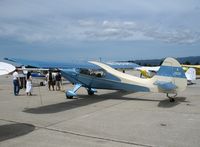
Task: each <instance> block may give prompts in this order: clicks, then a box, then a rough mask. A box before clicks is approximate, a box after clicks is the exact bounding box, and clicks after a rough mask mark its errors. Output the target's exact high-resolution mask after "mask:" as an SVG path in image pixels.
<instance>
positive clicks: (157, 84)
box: [40, 57, 187, 102]
mask: <svg viewBox="0 0 200 147" xmlns="http://www.w3.org/2000/svg"><path fill="white" fill-rule="evenodd" d="M89 63H90V64H91V63H92V64H93V66H87V67H84V66H78V65H77V66H73V67H72V68H69V67H68V68H59V70H60V71H61V74H62V76H63V77H64V78H65V79H67V80H68V81H70V82H71V83H73V84H74V88H73V89H71V90H67V91H66V97H67V98H73V97H74V96H76V92H77V90H78V89H79V88H80V87H85V88H86V89H87V92H88V95H93V94H94V93H95V92H97V90H96V89H110V90H123V91H131V92H158V93H165V94H166V95H167V97H168V98H169V99H170V102H174V101H175V99H174V98H175V97H176V96H177V94H178V92H181V91H183V90H185V88H186V86H187V79H186V76H185V73H184V71H183V69H182V67H181V65H180V64H179V62H178V61H177V60H175V59H174V58H170V57H169V58H166V59H165V60H164V62H163V64H162V65H161V66H160V68H159V70H158V72H157V73H156V75H155V76H154V77H152V78H150V79H142V78H140V77H136V76H133V75H129V74H126V73H123V72H120V71H118V70H116V69H115V68H113V67H111V66H109V65H108V64H105V63H103V62H98V61H89ZM40 68H41V67H40ZM49 68H50V67H49Z"/></svg>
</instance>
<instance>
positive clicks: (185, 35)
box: [0, 20, 200, 43]
mask: <svg viewBox="0 0 200 147" xmlns="http://www.w3.org/2000/svg"><path fill="white" fill-rule="evenodd" d="M0 37H7V38H9V37H11V38H15V39H16V40H19V41H25V42H51V41H67V40H80V41H106V40H111V41H121V40H124V41H135V40H160V41H163V42H169V43H195V42H199V41H200V32H197V31H196V32H193V31H192V30H189V29H179V30H178V29H168V28H167V29H166V28H161V27H160V28H157V27H153V26H150V25H148V24H145V25H144V24H141V23H137V22H134V21H122V20H117V21H109V20H104V21H95V20H78V21H63V20H62V21H61V20H60V21H59V20H56V21H49V22H45V23H38V24H34V23H33V24H32V23H29V22H17V21H15V22H12V23H9V22H7V23H6V22H4V23H2V22H1V23H0Z"/></svg>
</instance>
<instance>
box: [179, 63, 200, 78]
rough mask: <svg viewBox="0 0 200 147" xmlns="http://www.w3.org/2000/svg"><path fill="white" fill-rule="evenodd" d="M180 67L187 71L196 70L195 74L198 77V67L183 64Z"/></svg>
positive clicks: (199, 73) (199, 67)
mask: <svg viewBox="0 0 200 147" xmlns="http://www.w3.org/2000/svg"><path fill="white" fill-rule="evenodd" d="M181 66H182V67H183V69H185V70H187V69H188V68H194V69H195V70H196V74H197V75H200V65H185V64H182V65H181Z"/></svg>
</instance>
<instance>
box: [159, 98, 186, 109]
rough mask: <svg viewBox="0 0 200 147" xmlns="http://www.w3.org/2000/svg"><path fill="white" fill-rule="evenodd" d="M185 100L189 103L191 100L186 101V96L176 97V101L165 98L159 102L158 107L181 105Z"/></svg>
mask: <svg viewBox="0 0 200 147" xmlns="http://www.w3.org/2000/svg"><path fill="white" fill-rule="evenodd" d="M183 102H185V103H189V101H186V97H176V98H175V102H169V99H165V100H162V101H160V102H159V104H158V107H163V108H170V107H174V106H176V105H179V104H181V103H183Z"/></svg>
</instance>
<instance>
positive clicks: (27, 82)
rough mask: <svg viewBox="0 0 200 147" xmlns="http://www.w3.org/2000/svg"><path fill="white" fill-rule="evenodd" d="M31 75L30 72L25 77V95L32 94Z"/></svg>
mask: <svg viewBox="0 0 200 147" xmlns="http://www.w3.org/2000/svg"><path fill="white" fill-rule="evenodd" d="M31 91H32V77H31V72H28V73H27V78H26V94H27V95H30V96H31V95H32V94H31Z"/></svg>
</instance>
